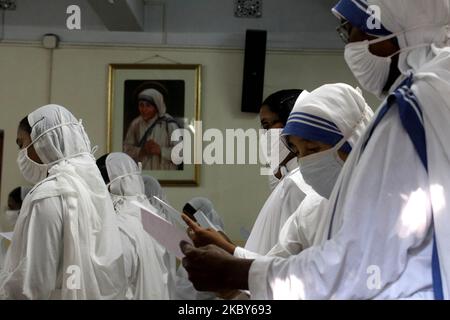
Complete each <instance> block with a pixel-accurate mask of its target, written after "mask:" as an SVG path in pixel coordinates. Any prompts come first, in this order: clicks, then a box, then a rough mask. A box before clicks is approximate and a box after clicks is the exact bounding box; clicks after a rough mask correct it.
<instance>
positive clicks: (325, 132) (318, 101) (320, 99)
mask: <svg viewBox="0 0 450 320" xmlns="http://www.w3.org/2000/svg"><path fill="white" fill-rule="evenodd" d="M372 116H373V111H372V109H370V107H369V106H368V105H367V103H366V101H365V100H364V97H363V96H362V94H361V91H360V90H359V89H355V88H353V87H351V86H349V85H348V84H344V83H336V84H325V85H323V86H321V87H319V88H317V89H315V90H314V91H312V92H311V93H309V94H308V95H307V96H305V97H304V98H302V99H298V100H297V102H296V104H295V106H294V108H293V110H292V112H291V114H290V116H289V119H288V122H287V124H286V127H285V128H284V130H283V133H282V135H283V136H287V135H294V136H298V137H302V138H303V139H308V140H313V141H320V142H323V143H327V144H330V145H333V146H334V145H335V144H336V143H338V142H339V141H340V140H342V139H343V138H345V140H346V143H345V144H344V146H343V147H342V150H344V151H347V152H348V153H349V152H350V151H351V148H352V147H353V146H354V145H355V143H356V141H357V140H358V139H359V137H360V136H361V135H362V133H363V132H364V130H365V128H366V126H367V124H368V123H369V122H370V120H371V118H372Z"/></svg>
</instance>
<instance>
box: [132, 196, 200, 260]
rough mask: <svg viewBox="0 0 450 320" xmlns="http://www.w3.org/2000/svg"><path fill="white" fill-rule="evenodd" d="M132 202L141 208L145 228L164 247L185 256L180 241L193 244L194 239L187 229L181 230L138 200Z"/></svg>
mask: <svg viewBox="0 0 450 320" xmlns="http://www.w3.org/2000/svg"><path fill="white" fill-rule="evenodd" d="M131 203H132V204H134V205H135V206H137V207H138V208H140V209H141V218H142V225H143V226H144V230H145V231H147V232H148V234H150V235H151V236H152V237H153V238H154V239H155V240H156V241H158V242H159V243H160V244H161V245H162V246H163V247H164V248H166V249H167V251H169V252H170V253H172V254H173V255H175V256H176V257H177V258H179V259H182V258H183V257H184V254H183V252H181V249H180V242H181V241H183V240H184V241H186V242H188V243H190V244H192V240H191V239H190V238H189V237H188V235H187V234H186V231H185V230H184V231H183V230H180V229H179V228H177V227H176V226H174V225H172V224H171V223H170V222H169V221H167V220H166V219H164V218H161V217H160V216H159V215H158V214H156V213H154V212H152V211H151V209H149V208H146V207H145V206H143V205H142V204H140V203H139V202H137V201H132V202H131Z"/></svg>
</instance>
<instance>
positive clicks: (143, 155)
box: [123, 89, 179, 170]
mask: <svg viewBox="0 0 450 320" xmlns="http://www.w3.org/2000/svg"><path fill="white" fill-rule="evenodd" d="M138 108H139V113H140V115H139V116H138V117H137V118H135V119H134V120H133V121H132V122H131V124H130V126H129V128H128V130H127V134H126V136H125V140H124V143H123V150H124V152H125V153H127V154H128V155H129V156H130V157H132V158H133V159H134V160H135V161H136V162H142V168H143V169H144V170H177V166H176V165H175V164H174V163H173V162H172V148H173V147H174V146H175V145H176V144H177V143H178V141H171V135H172V133H173V131H175V130H176V129H178V128H179V126H178V124H177V122H176V121H175V119H174V118H173V117H172V116H171V115H170V114H168V113H167V107H166V103H165V101H164V96H163V95H162V94H161V93H160V92H159V91H158V90H156V89H146V90H143V91H142V92H141V93H139V95H138Z"/></svg>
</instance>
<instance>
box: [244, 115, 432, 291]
mask: <svg viewBox="0 0 450 320" xmlns="http://www.w3.org/2000/svg"><path fill="white" fill-rule="evenodd" d="M382 123H383V122H382ZM384 124H385V126H381V124H380V127H381V128H380V130H378V129H377V130H376V131H375V133H374V136H373V138H372V139H371V140H370V141H369V144H368V145H367V147H366V152H364V153H363V154H362V156H361V157H360V159H359V163H358V165H356V166H354V167H353V168H352V170H351V171H349V172H348V173H350V174H351V176H350V177H351V178H350V181H349V183H348V187H347V189H346V190H347V192H346V193H345V192H344V194H341V196H342V198H341V199H342V201H343V203H342V206H341V212H336V216H337V217H339V218H336V219H335V223H334V224H333V235H332V237H331V239H329V240H327V241H325V242H324V243H322V245H318V246H314V247H310V248H308V249H306V250H304V251H302V252H301V253H300V254H298V255H296V256H291V257H290V258H289V259H282V258H269V257H263V258H257V259H256V260H255V261H254V262H253V263H252V265H251V268H250V272H249V279H248V281H249V288H250V291H251V294H252V299H371V298H380V297H382V298H392V299H396V298H402V297H409V296H412V295H414V293H415V292H418V291H421V290H424V291H425V290H428V289H429V288H430V283H431V269H430V260H431V259H430V257H431V245H430V243H431V239H432V226H431V222H432V216H431V209H430V201H429V190H428V187H427V186H428V184H427V183H428V180H427V174H426V171H425V169H424V168H423V166H422V164H421V162H420V160H419V158H418V156H417V154H416V152H415V150H414V147H413V145H412V143H411V142H410V140H409V137H407V136H406V133H405V132H404V131H403V130H402V127H401V125H400V124H398V123H392V121H391V123H389V122H385V123H384ZM377 134H378V137H377ZM380 146H381V148H382V149H383V152H380ZM352 156H354V155H353V154H351V155H350V158H351V157H352ZM355 157H356V156H355ZM350 158H349V159H348V160H347V161H349V160H350ZM344 170H345V167H344ZM330 208H331V209H332V208H333V206H330ZM373 271H377V274H378V275H379V277H378V278H377V283H375V285H374V283H372V280H373V279H374V278H373V275H374V273H373Z"/></svg>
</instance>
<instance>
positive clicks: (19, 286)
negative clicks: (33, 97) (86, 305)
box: [0, 105, 126, 300]
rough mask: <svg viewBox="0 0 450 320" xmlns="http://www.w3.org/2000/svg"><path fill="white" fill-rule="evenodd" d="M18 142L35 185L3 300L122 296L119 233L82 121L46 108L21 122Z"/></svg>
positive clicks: (3, 282)
mask: <svg viewBox="0 0 450 320" xmlns="http://www.w3.org/2000/svg"><path fill="white" fill-rule="evenodd" d="M16 142H17V145H18V147H19V148H20V151H19V154H18V158H17V163H18V166H19V169H20V171H21V172H22V175H23V176H24V178H25V179H26V180H27V181H28V182H29V183H31V184H33V185H34V187H33V189H32V190H31V191H30V192H29V193H28V195H27V196H26V197H25V199H24V200H23V203H22V208H21V209H20V214H19V217H18V219H17V223H16V226H15V228H14V235H13V238H12V243H11V246H10V248H9V250H8V253H7V256H6V261H5V266H4V268H3V270H2V271H1V273H0V298H2V299H95V300H98V299H123V298H124V297H125V292H126V278H125V269H124V264H123V251H122V244H121V242H120V234H119V228H118V226H117V222H116V219H115V217H114V208H113V204H112V201H111V198H110V197H109V194H108V191H107V189H106V186H105V184H104V182H103V180H102V177H101V175H100V172H99V170H98V168H97V166H96V165H95V159H94V157H93V155H92V152H91V144H90V141H89V138H88V136H87V134H86V132H85V130H84V127H83V125H82V123H81V120H80V121H78V120H77V119H76V118H75V117H74V116H73V115H72V114H71V113H70V112H69V111H68V110H67V109H65V108H64V107H62V106H58V105H46V106H43V107H41V108H39V109H37V110H36V111H34V112H32V113H30V114H29V115H28V116H27V117H25V118H24V119H23V120H22V121H21V122H20V124H19V127H18V130H17V140H16Z"/></svg>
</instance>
